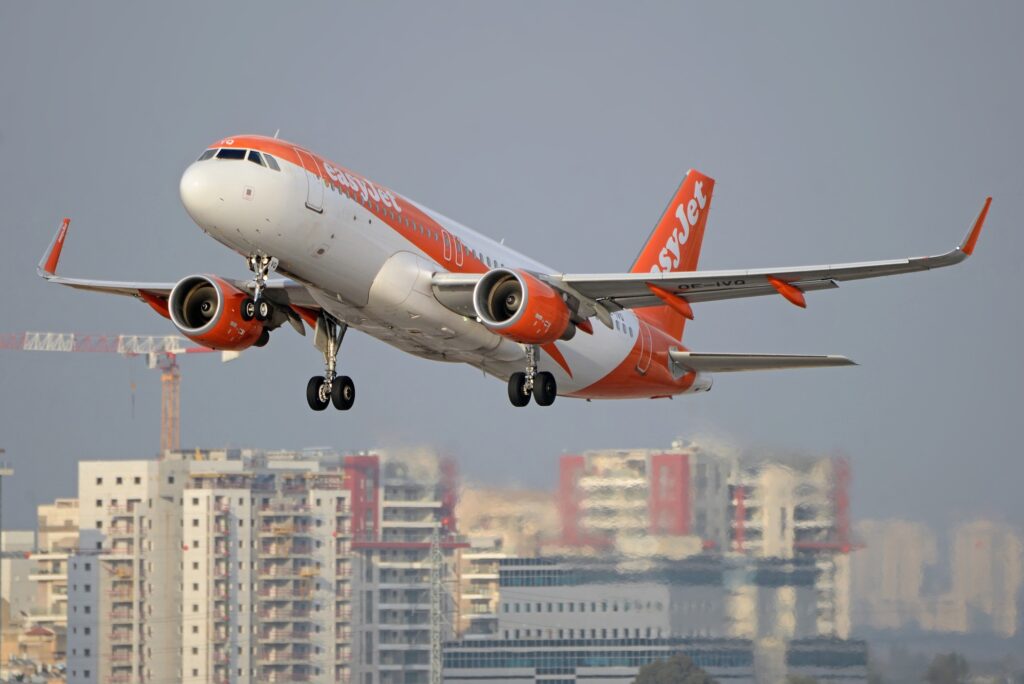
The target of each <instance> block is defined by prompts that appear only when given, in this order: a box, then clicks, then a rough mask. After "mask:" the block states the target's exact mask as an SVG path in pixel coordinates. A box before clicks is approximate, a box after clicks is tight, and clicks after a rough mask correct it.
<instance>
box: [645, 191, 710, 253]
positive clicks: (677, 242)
mask: <svg viewBox="0 0 1024 684" xmlns="http://www.w3.org/2000/svg"><path fill="white" fill-rule="evenodd" d="M707 203H708V198H707V196H706V195H705V194H704V182H703V181H697V182H696V183H694V184H693V197H692V198H691V199H689V200H687V201H685V202H680V203H679V206H677V207H676V220H677V221H678V222H679V225H678V226H675V227H673V229H672V234H671V235H669V236H668V239H667V240H666V241H665V246H664V247H662V248H661V252H659V253H658V263H656V264H654V265H653V266H651V273H667V272H669V271H673V270H675V269H676V268H678V267H679V262H680V261H681V260H682V252H683V245H685V244H686V241H687V240H688V239H689V238H690V231H691V230H692V229H693V227H694V226H696V225H697V222H698V221H699V220H700V217H701V212H703V211H704V207H705V206H707Z"/></svg>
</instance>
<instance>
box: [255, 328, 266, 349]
mask: <svg viewBox="0 0 1024 684" xmlns="http://www.w3.org/2000/svg"><path fill="white" fill-rule="evenodd" d="M269 341H270V331H269V330H264V331H263V332H261V333H260V336H259V338H257V339H256V341H255V342H253V343H252V346H254V347H265V346H267V342H269Z"/></svg>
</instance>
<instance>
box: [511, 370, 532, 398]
mask: <svg viewBox="0 0 1024 684" xmlns="http://www.w3.org/2000/svg"><path fill="white" fill-rule="evenodd" d="M508 400H509V401H510V402H512V405H513V406H526V405H527V404H529V403H530V393H529V392H527V391H526V373H513V374H512V375H511V376H510V377H509V379H508Z"/></svg>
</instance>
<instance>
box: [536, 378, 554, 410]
mask: <svg viewBox="0 0 1024 684" xmlns="http://www.w3.org/2000/svg"><path fill="white" fill-rule="evenodd" d="M556 396H558V383H556V382H555V376H554V375H552V374H551V373H548V372H547V371H542V372H540V373H537V375H536V376H534V378H533V399H534V401H536V402H537V406H551V405H552V404H553V403H555V397H556Z"/></svg>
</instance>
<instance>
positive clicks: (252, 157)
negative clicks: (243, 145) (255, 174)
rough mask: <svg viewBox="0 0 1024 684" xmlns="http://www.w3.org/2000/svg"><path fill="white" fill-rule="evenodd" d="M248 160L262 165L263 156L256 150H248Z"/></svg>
mask: <svg viewBox="0 0 1024 684" xmlns="http://www.w3.org/2000/svg"><path fill="white" fill-rule="evenodd" d="M249 161H251V162H252V163H254V164H259V165H260V166H263V157H261V156H260V153H259V152H257V151H256V150H249Z"/></svg>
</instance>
